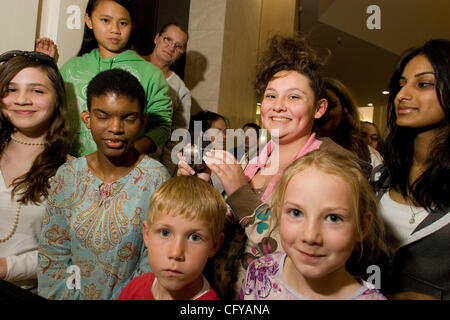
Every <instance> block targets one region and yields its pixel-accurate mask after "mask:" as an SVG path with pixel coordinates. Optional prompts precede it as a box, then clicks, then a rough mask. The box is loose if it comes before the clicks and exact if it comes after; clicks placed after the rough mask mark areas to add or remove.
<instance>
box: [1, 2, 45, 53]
mask: <svg viewBox="0 0 450 320" xmlns="http://www.w3.org/2000/svg"><path fill="white" fill-rule="evenodd" d="M38 7H39V0H14V1H9V0H2V1H1V7H0V8H1V10H0V30H2V32H1V35H2V37H1V41H0V53H3V52H5V51H9V50H27V51H29V50H33V48H34V39H35V37H36V24H37V19H38V11H39V10H38Z"/></svg>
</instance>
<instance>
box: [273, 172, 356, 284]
mask: <svg viewBox="0 0 450 320" xmlns="http://www.w3.org/2000/svg"><path fill="white" fill-rule="evenodd" d="M351 203H352V202H351V193H350V188H349V186H348V184H347V182H346V181H344V180H343V179H342V178H341V177H339V176H336V175H331V174H328V173H324V172H322V171H321V170H319V169H317V168H315V167H311V168H308V169H305V170H304V171H302V172H300V173H298V174H296V175H295V176H294V177H293V178H292V180H291V181H290V182H289V184H288V186H287V188H286V194H285V199H284V201H283V206H282V211H281V214H280V219H279V223H280V235H281V244H282V246H283V248H284V250H285V251H286V253H287V255H288V258H289V260H290V262H291V265H292V266H294V267H295V269H296V271H297V272H298V274H300V275H301V276H302V277H304V278H323V277H327V276H330V275H331V274H333V273H335V272H341V271H343V270H345V263H346V261H347V259H348V258H349V257H350V255H351V253H352V252H353V249H354V247H355V245H356V243H357V241H358V234H357V230H356V224H355V215H354V212H353V210H352V209H351V208H352V205H351Z"/></svg>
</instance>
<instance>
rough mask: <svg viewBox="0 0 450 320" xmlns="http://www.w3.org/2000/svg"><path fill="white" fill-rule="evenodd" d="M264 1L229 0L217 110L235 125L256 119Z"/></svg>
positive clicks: (239, 125)
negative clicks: (256, 71) (255, 92)
mask: <svg viewBox="0 0 450 320" xmlns="http://www.w3.org/2000/svg"><path fill="white" fill-rule="evenodd" d="M261 9H262V0H246V1H242V0H228V1H227V12H226V19H225V26H226V29H225V35H224V42H223V47H224V50H223V58H222V71H221V78H220V88H219V89H220V92H219V102H218V112H219V113H220V114H224V115H226V117H227V118H228V119H229V120H230V125H231V126H232V127H241V126H242V125H243V124H244V123H246V122H250V121H255V118H256V115H255V109H256V97H255V95H254V89H253V80H254V78H255V68H256V61H257V58H258V47H259V27H260V24H261Z"/></svg>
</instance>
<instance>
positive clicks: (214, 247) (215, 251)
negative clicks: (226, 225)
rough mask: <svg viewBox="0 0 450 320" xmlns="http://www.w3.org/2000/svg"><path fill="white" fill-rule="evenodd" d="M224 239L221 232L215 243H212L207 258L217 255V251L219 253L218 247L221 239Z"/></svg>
mask: <svg viewBox="0 0 450 320" xmlns="http://www.w3.org/2000/svg"><path fill="white" fill-rule="evenodd" d="M224 238H225V236H224V234H223V232H222V233H221V234H220V236H219V238H218V239H217V241H216V242H215V243H214V245H213V247H212V248H211V251H210V253H209V256H208V257H209V258H212V257H214V255H215V254H216V253H217V251H219V249H220V247H221V246H222V243H223V239H224Z"/></svg>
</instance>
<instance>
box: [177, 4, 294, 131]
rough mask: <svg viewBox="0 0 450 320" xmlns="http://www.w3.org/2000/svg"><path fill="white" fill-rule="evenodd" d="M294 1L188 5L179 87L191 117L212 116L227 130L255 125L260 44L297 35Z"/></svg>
mask: <svg viewBox="0 0 450 320" xmlns="http://www.w3.org/2000/svg"><path fill="white" fill-rule="evenodd" d="M297 5H298V0H277V1H273V0H227V1H223V0H208V1H204V0H191V8H190V14H189V42H188V48H187V51H188V53H187V57H186V69H185V82H186V85H187V86H188V88H190V89H191V93H192V97H193V99H194V102H193V106H192V108H191V112H192V113H196V112H197V111H199V110H200V108H201V109H207V110H211V111H214V112H218V113H220V114H222V115H224V116H225V117H227V118H228V119H229V120H230V125H231V127H240V126H242V125H243V124H244V123H245V122H250V121H256V114H255V111H256V103H257V99H256V97H255V96H254V89H253V80H254V76H255V67H256V63H257V59H258V54H259V51H260V47H261V44H263V46H265V43H266V42H267V39H268V38H269V37H270V36H271V35H273V34H275V33H281V34H286V33H291V32H293V31H294V30H296V29H297V25H298V21H297V16H298V12H297V10H296V8H297Z"/></svg>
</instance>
